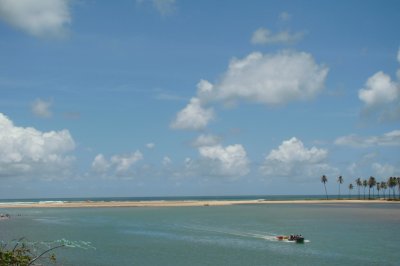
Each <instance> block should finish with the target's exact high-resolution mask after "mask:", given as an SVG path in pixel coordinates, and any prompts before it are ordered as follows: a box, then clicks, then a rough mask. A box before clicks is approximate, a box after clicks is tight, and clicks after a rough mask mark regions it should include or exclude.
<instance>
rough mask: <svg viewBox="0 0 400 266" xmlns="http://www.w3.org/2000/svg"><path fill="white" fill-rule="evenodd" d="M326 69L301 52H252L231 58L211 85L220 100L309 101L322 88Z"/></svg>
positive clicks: (274, 102)
mask: <svg viewBox="0 0 400 266" xmlns="http://www.w3.org/2000/svg"><path fill="white" fill-rule="evenodd" d="M327 74H328V68H327V67H325V66H323V65H318V64H316V63H315V61H314V58H313V57H312V56H311V55H310V54H308V53H304V52H290V51H284V52H280V53H277V54H262V53H258V52H254V53H251V54H249V55H248V56H246V57H245V58H243V59H233V60H232V61H231V62H230V64H229V67H228V70H227V72H226V73H225V74H224V75H223V76H222V79H221V81H220V82H219V83H217V84H215V85H214V87H215V95H216V98H217V99H221V100H235V99H244V100H248V101H252V102H259V103H264V104H267V105H276V104H285V103H288V102H291V101H297V100H307V99H310V98H313V97H314V96H315V95H316V94H317V93H318V92H320V91H321V90H322V89H323V88H324V82H325V78H326V76H327Z"/></svg>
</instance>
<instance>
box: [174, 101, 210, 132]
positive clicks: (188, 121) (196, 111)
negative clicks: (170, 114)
mask: <svg viewBox="0 0 400 266" xmlns="http://www.w3.org/2000/svg"><path fill="white" fill-rule="evenodd" d="M213 119H214V111H213V109H212V108H204V107H203V106H202V104H201V102H200V100H199V99H198V98H192V99H191V100H190V103H189V104H188V105H187V106H186V107H185V108H184V109H182V110H181V111H180V112H179V113H178V114H177V115H176V118H175V120H174V121H173V122H172V123H171V128H173V129H188V130H200V129H203V128H205V127H206V126H207V124H208V123H209V121H211V120H213Z"/></svg>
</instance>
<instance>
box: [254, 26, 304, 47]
mask: <svg viewBox="0 0 400 266" xmlns="http://www.w3.org/2000/svg"><path fill="white" fill-rule="evenodd" d="M303 37H304V33H303V32H294V33H291V32H290V31H281V32H278V33H275V34H274V33H273V32H272V31H271V30H269V29H267V28H259V29H257V30H256V31H254V33H253V35H252V37H251V43H252V44H292V43H295V42H298V41H300V40H301V39H302V38H303Z"/></svg>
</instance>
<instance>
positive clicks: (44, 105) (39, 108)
mask: <svg viewBox="0 0 400 266" xmlns="http://www.w3.org/2000/svg"><path fill="white" fill-rule="evenodd" d="M51 105H52V102H51V101H44V100H42V99H37V100H36V101H34V102H33V103H32V113H33V114H34V115H35V116H37V117H41V118H48V117H51V115H52V112H51V110H50V107H51Z"/></svg>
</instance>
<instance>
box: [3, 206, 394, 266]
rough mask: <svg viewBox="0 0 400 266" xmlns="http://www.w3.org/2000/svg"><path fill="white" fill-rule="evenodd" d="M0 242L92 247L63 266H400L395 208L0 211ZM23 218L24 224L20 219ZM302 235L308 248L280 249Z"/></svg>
mask: <svg viewBox="0 0 400 266" xmlns="http://www.w3.org/2000/svg"><path fill="white" fill-rule="evenodd" d="M1 212H2V213H9V214H11V215H12V219H10V220H3V221H0V239H1V240H3V241H10V240H12V239H15V238H19V237H22V236H24V237H26V238H27V239H29V240H31V241H55V240H59V239H68V240H73V241H78V240H80V241H88V242H90V243H91V245H92V246H93V247H95V249H79V248H63V249H59V250H57V252H56V254H57V257H58V258H59V259H60V263H61V264H62V265H191V266H193V265H399V260H400V254H399V252H398V244H399V239H400V231H399V225H400V205H398V204H340V205H337V204H301V205H290V204H276V205H274V204H269V205H237V206H215V207H214V206H213V207H164V208H156V207H154V208H153V207H151V208H78V209H61V208H60V209H40V208H37V209H8V210H6V209H0V213H1ZM18 214H20V215H21V216H17V215H18ZM294 233H301V234H303V235H304V236H305V238H306V239H307V240H309V242H308V243H305V244H294V243H287V242H278V241H275V240H274V236H276V235H280V234H294Z"/></svg>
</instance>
